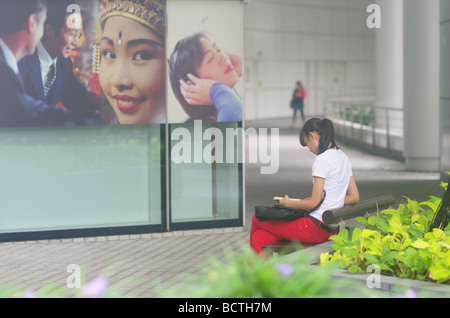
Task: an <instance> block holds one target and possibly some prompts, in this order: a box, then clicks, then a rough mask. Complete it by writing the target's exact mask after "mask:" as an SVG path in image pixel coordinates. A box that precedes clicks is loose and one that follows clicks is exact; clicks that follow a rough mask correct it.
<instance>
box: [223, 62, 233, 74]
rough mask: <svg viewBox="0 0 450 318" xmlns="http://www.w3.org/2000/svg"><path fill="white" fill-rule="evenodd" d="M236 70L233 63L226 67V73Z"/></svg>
mask: <svg viewBox="0 0 450 318" xmlns="http://www.w3.org/2000/svg"><path fill="white" fill-rule="evenodd" d="M233 71H234V67H233V66H231V65H229V64H228V65H227V68H226V69H225V74H228V73H231V72H233Z"/></svg>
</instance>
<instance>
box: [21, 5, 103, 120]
mask: <svg viewBox="0 0 450 318" xmlns="http://www.w3.org/2000/svg"><path fill="white" fill-rule="evenodd" d="M73 8H80V7H79V6H78V3H77V2H76V1H75V0H47V21H46V22H45V25H44V36H43V38H42V41H41V42H40V43H39V44H38V45H37V49H36V52H35V53H34V54H33V55H30V56H27V57H25V58H23V59H22V60H21V61H19V70H20V73H21V75H22V78H23V83H24V87H25V91H26V92H27V94H28V95H29V96H31V97H33V98H34V99H36V100H40V101H43V102H45V103H46V104H47V105H49V106H55V105H57V104H59V106H60V107H63V108H65V109H68V110H71V111H77V110H81V111H86V112H87V111H92V112H95V107H94V105H93V103H92V100H91V98H90V95H89V93H88V91H87V89H86V88H85V87H84V86H83V85H82V84H81V83H80V82H79V81H78V80H77V78H76V77H75V76H74V74H73V64H72V60H71V58H70V53H71V52H72V50H74V49H75V48H76V47H77V45H78V40H79V38H80V36H81V31H82V18H81V14H80V12H78V13H77V12H72V9H73ZM74 15H76V16H74Z"/></svg>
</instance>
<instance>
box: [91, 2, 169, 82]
mask: <svg viewBox="0 0 450 318" xmlns="http://www.w3.org/2000/svg"><path fill="white" fill-rule="evenodd" d="M99 11H100V20H99V26H98V30H97V34H98V39H99V38H100V37H101V36H100V34H101V30H100V25H101V24H102V23H103V22H104V21H106V19H108V18H109V17H112V16H123V17H127V18H130V19H133V20H135V21H137V22H139V23H142V24H143V25H145V26H147V27H149V28H150V29H151V30H153V31H154V32H155V33H156V34H158V35H159V36H160V37H161V38H163V39H164V38H165V30H166V0H99ZM99 65H100V46H99V45H98V43H96V45H94V47H93V61H92V73H93V74H96V75H98V73H99ZM91 86H92V85H91ZM98 90H99V88H96V89H95V91H98Z"/></svg>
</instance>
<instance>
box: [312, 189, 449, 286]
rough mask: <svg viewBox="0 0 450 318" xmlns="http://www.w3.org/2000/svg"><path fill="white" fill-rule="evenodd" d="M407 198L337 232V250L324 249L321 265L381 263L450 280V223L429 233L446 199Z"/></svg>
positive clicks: (362, 268) (402, 272) (357, 267)
mask: <svg viewBox="0 0 450 318" xmlns="http://www.w3.org/2000/svg"><path fill="white" fill-rule="evenodd" d="M443 186H445V187H446V186H447V184H443ZM406 199H407V203H406V204H400V205H399V207H398V209H386V210H384V211H382V212H381V213H377V215H376V216H370V217H368V218H367V219H365V218H362V217H359V218H357V221H359V222H360V223H361V224H362V225H363V226H364V228H363V229H360V228H355V229H354V231H353V233H352V235H351V237H349V232H348V231H347V230H344V231H341V232H340V233H339V234H338V235H335V236H332V237H331V238H330V239H331V240H332V241H334V242H335V244H333V245H332V247H333V249H334V250H335V252H334V253H333V254H329V253H324V254H322V255H321V256H320V264H321V265H329V264H337V265H338V266H339V267H341V268H346V269H348V271H349V272H350V273H362V272H367V267H368V266H369V265H377V266H379V268H380V269H381V271H382V274H387V275H393V276H395V277H401V278H411V279H417V280H423V281H433V282H437V283H450V226H447V228H445V229H444V230H442V229H439V228H434V229H432V231H430V232H428V230H429V228H430V224H431V222H432V220H433V216H434V215H435V213H436V211H437V209H438V207H439V205H440V202H441V199H440V198H438V197H435V196H430V197H429V200H428V201H425V202H421V203H418V202H417V201H414V200H411V199H409V198H406Z"/></svg>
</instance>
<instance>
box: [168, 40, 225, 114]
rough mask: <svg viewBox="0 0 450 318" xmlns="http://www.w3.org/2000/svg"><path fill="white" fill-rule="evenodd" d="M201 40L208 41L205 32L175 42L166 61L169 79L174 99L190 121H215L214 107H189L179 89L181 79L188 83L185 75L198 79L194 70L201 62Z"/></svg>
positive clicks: (215, 112)
mask: <svg viewBox="0 0 450 318" xmlns="http://www.w3.org/2000/svg"><path fill="white" fill-rule="evenodd" d="M201 39H209V36H208V35H207V34H206V33H205V32H197V33H195V34H193V35H190V36H188V37H185V38H183V39H181V40H179V41H178V42H177V44H176V45H175V49H174V51H173V53H172V54H171V55H170V58H169V61H168V62H169V79H170V84H171V86H172V90H173V93H174V94H175V97H176V98H177V100H178V102H179V103H180V104H181V106H182V107H183V109H184V111H185V112H186V113H187V114H188V115H189V117H191V119H192V120H195V119H201V120H207V121H215V120H216V119H217V110H216V108H215V107H214V105H211V106H197V105H189V104H188V103H187V102H186V100H185V99H184V97H183V94H182V93H181V88H180V80H181V79H182V80H184V81H185V82H188V81H189V79H188V77H187V74H189V73H190V74H192V75H194V76H197V77H198V75H197V71H196V69H197V68H198V67H199V66H200V64H201V63H202V60H203V46H202V43H201Z"/></svg>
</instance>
